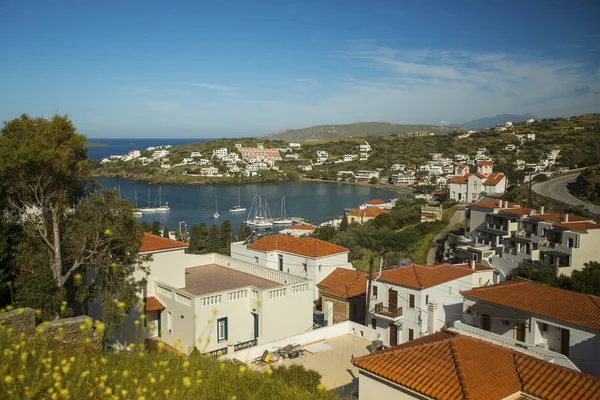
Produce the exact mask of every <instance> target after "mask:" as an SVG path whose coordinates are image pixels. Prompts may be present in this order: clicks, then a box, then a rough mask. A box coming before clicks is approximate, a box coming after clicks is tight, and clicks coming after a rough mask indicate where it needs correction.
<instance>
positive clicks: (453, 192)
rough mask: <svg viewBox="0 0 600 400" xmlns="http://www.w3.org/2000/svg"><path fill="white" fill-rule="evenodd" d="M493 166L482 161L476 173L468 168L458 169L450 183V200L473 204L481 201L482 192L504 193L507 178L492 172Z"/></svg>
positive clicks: (478, 164)
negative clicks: (478, 200)
mask: <svg viewBox="0 0 600 400" xmlns="http://www.w3.org/2000/svg"><path fill="white" fill-rule="evenodd" d="M459 165H462V164H459ZM493 165H494V164H492V163H491V162H489V161H485V160H484V161H480V162H478V163H477V172H476V173H471V172H468V170H469V167H468V166H465V167H457V168H456V172H458V173H457V174H456V175H455V176H453V177H452V178H451V179H450V180H449V181H448V187H449V195H450V198H451V199H453V200H456V201H459V202H471V201H476V200H477V199H479V196H480V195H481V193H482V192H484V193H487V194H495V193H504V192H505V191H506V177H505V176H504V174H502V173H499V172H492V168H493Z"/></svg>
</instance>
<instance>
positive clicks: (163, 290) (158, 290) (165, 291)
mask: <svg viewBox="0 0 600 400" xmlns="http://www.w3.org/2000/svg"><path fill="white" fill-rule="evenodd" d="M156 293H158V294H160V295H162V296H165V297H167V298H169V299H171V298H173V291H172V290H171V289H169V288H166V287H164V286H161V285H156Z"/></svg>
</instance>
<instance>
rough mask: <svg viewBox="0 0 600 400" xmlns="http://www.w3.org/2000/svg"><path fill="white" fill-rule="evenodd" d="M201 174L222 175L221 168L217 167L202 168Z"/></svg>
mask: <svg viewBox="0 0 600 400" xmlns="http://www.w3.org/2000/svg"><path fill="white" fill-rule="evenodd" d="M200 175H202V176H220V175H219V168H217V167H208V168H201V169H200Z"/></svg>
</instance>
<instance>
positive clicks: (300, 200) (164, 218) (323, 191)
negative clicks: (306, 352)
mask: <svg viewBox="0 0 600 400" xmlns="http://www.w3.org/2000/svg"><path fill="white" fill-rule="evenodd" d="M97 179H98V182H99V183H100V184H101V185H102V186H103V187H105V188H110V189H112V188H120V192H121V197H124V198H127V199H129V200H131V201H132V203H134V204H135V194H136V192H137V203H138V206H139V207H146V206H148V203H149V202H150V204H151V205H152V204H154V202H155V200H156V198H157V196H158V192H159V185H156V184H147V183H138V182H133V181H130V180H128V179H121V178H97ZM160 188H161V191H162V203H163V204H165V202H168V203H169V207H170V208H171V211H170V212H164V213H153V214H150V213H148V214H144V215H143V216H142V217H139V218H138V220H139V221H148V222H152V221H155V220H156V221H159V222H160V223H161V225H165V224H166V225H167V226H168V227H169V229H170V230H175V229H178V226H179V223H180V222H183V221H186V222H187V226H188V229H189V227H191V225H192V224H198V223H200V222H204V223H205V224H207V225H212V224H213V223H214V222H215V220H214V219H213V217H212V215H213V214H214V212H215V197H216V199H217V204H218V211H219V214H221V217H220V218H219V219H218V222H217V225H219V226H220V225H221V223H222V222H223V221H225V220H229V221H231V224H232V226H233V228H234V231H235V232H236V233H237V231H238V230H239V228H240V226H241V225H242V222H243V220H244V219H245V218H246V214H230V213H229V209H230V208H231V207H233V206H234V205H236V204H237V203H238V186H235V185H223V184H221V185H182V184H163V185H160ZM239 188H240V197H241V203H242V206H244V207H246V208H247V211H249V210H250V206H251V204H252V200H253V199H254V196H257V195H259V196H261V197H262V198H263V199H267V202H268V205H269V208H270V210H271V215H272V216H273V217H278V216H280V212H281V210H280V199H281V197H282V196H285V199H286V214H287V216H290V217H301V218H304V219H306V220H307V221H308V222H311V223H315V224H318V223H322V222H325V221H329V220H331V219H333V218H335V217H338V216H341V215H343V214H344V209H345V208H352V207H358V206H359V205H361V204H363V203H364V202H365V201H366V200H369V199H375V198H379V199H382V200H385V201H387V200H389V199H392V198H397V197H399V196H403V194H400V193H398V192H395V191H393V190H387V189H382V188H378V187H374V186H369V185H356V184H342V183H335V182H332V183H327V182H283V183H257V184H246V185H241V186H239ZM148 191H150V199H148ZM156 204H158V200H156Z"/></svg>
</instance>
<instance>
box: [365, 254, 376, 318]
mask: <svg viewBox="0 0 600 400" xmlns="http://www.w3.org/2000/svg"><path fill="white" fill-rule="evenodd" d="M374 262H375V256H371V258H370V259H369V276H368V278H367V279H368V283H367V309H366V311H365V326H369V311H370V309H371V286H372V285H373V282H372V279H373V263H374Z"/></svg>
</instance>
